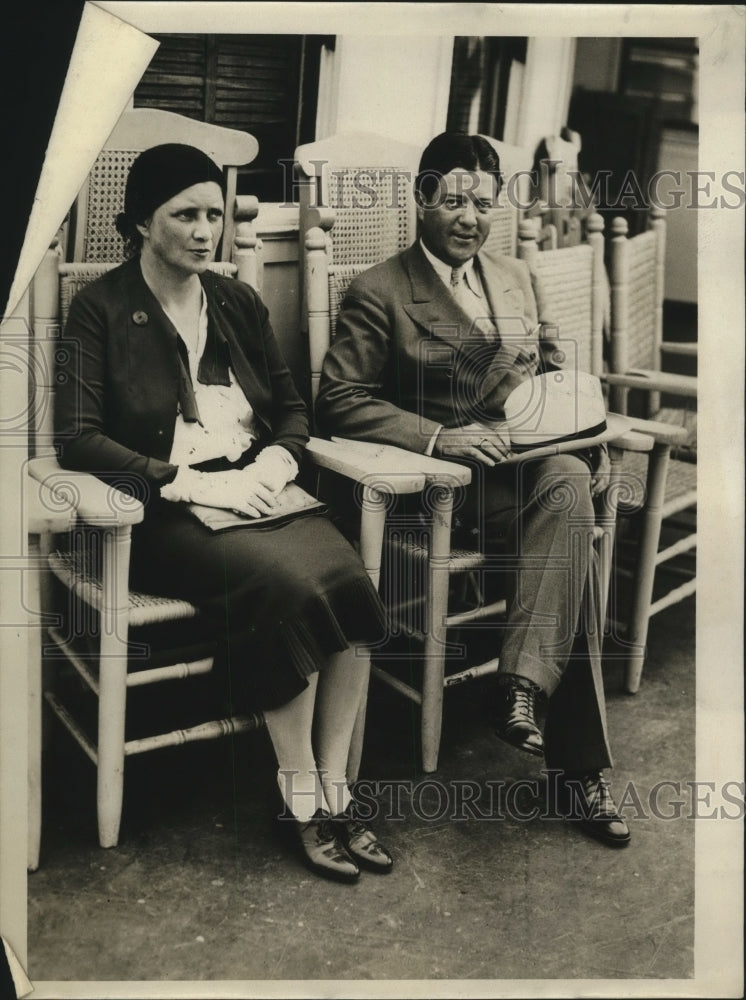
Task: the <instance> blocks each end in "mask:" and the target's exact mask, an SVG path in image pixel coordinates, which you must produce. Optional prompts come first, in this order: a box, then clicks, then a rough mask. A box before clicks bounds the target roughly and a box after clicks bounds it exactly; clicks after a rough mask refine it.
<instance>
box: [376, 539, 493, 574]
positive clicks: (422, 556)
mask: <svg viewBox="0 0 746 1000" xmlns="http://www.w3.org/2000/svg"><path fill="white" fill-rule="evenodd" d="M390 544H391V545H392V547H394V548H396V549H398V550H399V551H400V552H401V553H402V555H403V557H404V558H405V559H407V558H408V559H413V560H416V561H417V562H422V563H424V562H426V561H427V559H428V556H429V550H428V549H427V547H426V546H424V545H418V544H417V543H416V542H402V541H401V540H399V539H392V540H391V543H390ZM484 563H485V558H484V554H483V553H482V552H479V551H478V550H476V549H451V552H450V555H449V558H448V572H449V573H465V572H466V571H467V570H470V569H479V567H480V566H483V565H484Z"/></svg>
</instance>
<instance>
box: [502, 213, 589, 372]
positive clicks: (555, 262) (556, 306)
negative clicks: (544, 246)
mask: <svg viewBox="0 0 746 1000" xmlns="http://www.w3.org/2000/svg"><path fill="white" fill-rule="evenodd" d="M539 234H540V223H539V220H538V219H525V220H524V221H523V222H522V223H521V225H520V227H519V245H518V256H519V258H521V259H522V260H525V261H526V263H527V264H528V265H529V268H530V269H531V270H532V272H533V273H534V274H535V275H536V276H537V278H538V279H539V281H540V283H541V290H542V292H543V293H544V295H545V297H546V302H545V303H543V309H542V311H543V312H544V313H545V318H546V319H548V320H549V322H550V323H552V324H554V326H555V327H556V328H557V332H558V334H559V337H560V338H561V339H562V341H563V344H566V345H567V346H568V347H572V349H573V353H574V360H573V359H570V358H566V359H565V361H564V362H563V364H568V363H569V364H571V365H572V366H574V367H575V366H576V367H577V368H578V369H579V370H580V371H585V372H590V373H591V374H592V375H596V376H600V375H601V373H602V371H603V319H604V301H605V295H606V272H605V270H604V265H603V255H604V238H603V219H602V218H601V216H600V215H598V214H596V215H593V216H592V217H591V219H590V220H589V222H588V239H587V241H586V242H585V243H581V244H578V245H577V246H573V247H567V248H564V249H554V250H544V251H542V252H541V253H539V245H538V238H539ZM589 288H590V289H592V292H591V294H590V295H589V294H588V289H589ZM570 342H572V343H570Z"/></svg>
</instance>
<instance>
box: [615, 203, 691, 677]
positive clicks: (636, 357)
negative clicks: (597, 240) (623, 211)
mask: <svg viewBox="0 0 746 1000" xmlns="http://www.w3.org/2000/svg"><path fill="white" fill-rule="evenodd" d="M665 240H666V223H665V214H664V212H663V211H662V210H660V209H653V210H652V211H651V213H650V216H649V220H648V229H647V230H646V231H645V232H643V233H639V234H638V235H637V236H634V237H632V238H631V239H629V238H628V237H627V222H626V220H625V219H623V218H616V219H614V220H613V222H612V240H611V352H610V364H609V372H608V374H607V375H606V380H607V382H608V383H609V385H610V387H611V399H612V401H613V405H614V406H615V407H616V408H617V409H618V410H619V411H620V412H621V413H626V412H627V409H628V395H629V393H630V391H631V390H634V391H639V392H642V393H643V398H644V400H645V403H646V406H645V414H646V415H647V416H648V417H649V418H652V419H654V420H656V421H658V422H660V423H663V424H667V425H670V427H671V428H672V430H674V431H675V432H677V434H678V440H675V441H670V442H668V444H667V443H666V442H665V441H664V440H663V439H660V440H659V441H657V442H656V446H655V448H654V449H653V451H652V452H651V453H650V455H649V456H647V458H646V457H645V456H631V457H630V460H629V462H628V470H629V472H630V474H631V478H630V482H631V483H636V484H637V488H636V489H635V490H633V491H632V493H631V495H630V497H629V498H628V501H627V502H626V503H625V505H624V507H625V511H626V513H628V514H630V515H633V516H634V519H635V520H636V521H637V522H638V529H639V530H637V531H634V532H633V531H628V532H624V533H623V535H622V537H624V538H627V539H628V541H629V544H628V546H627V547H628V549H629V550H630V553H631V558H630V559H629V560H627V565H626V566H623V567H622V568H623V571H624V572H626V574H627V575H628V576H629V577H630V578H631V580H632V594H631V601H630V606H629V609H628V611H627V613H626V615H624V616H623V617H621V619H620V621H618V622H617V627H618V629H619V631H620V633H621V634H622V635H623V637H624V640H625V642H626V643H627V644H628V645H629V649H630V653H629V658H628V661H627V671H626V685H627V690H628V691H629V692H630V693H631V694H634V693H635V692H636V691H637V690H638V689H639V686H640V680H641V676H642V670H643V665H644V661H645V643H646V641H647V634H648V628H649V623H650V619H651V618H652V617H653V616H654V615H656V614H658V613H659V612H661V611H663V610H665V609H666V608H668V607H670V606H671V605H673V604H676V603H678V602H679V601H682V600H684V599H685V598H687V597H689V596H691V595H692V594H694V593H695V591H696V587H697V582H696V575H695V570H694V569H693V567H692V565H691V560H687V558H686V557H687V556H693V555H694V551H695V549H696V544H697V535H696V504H697V466H696V434H697V413H696V397H697V379H696V377H693V376H687V375H680V374H675V373H671V372H667V371H665V370H663V358H664V357H665V355H666V354H668V353H670V354H674V353H676V354H690V355H691V354H695V353H696V344H690V343H677V342H670V343H669V342H665V341H664V340H663V294H664V261H665V252H666V246H665ZM661 393H666V394H667V395H669V396H671V397H674V398H676V399H677V401H678V402H679V405H678V406H667V407H665V408H661V406H660V400H661ZM669 526H670V527H671V540H669V542H668V543H667V544H666V547H665V548H661V547H660V546H661V533H662V530H663V529H664V528H667V527H669ZM680 557H684V558H680ZM665 572H668V573H669V575H671V574H673V575H674V579H678V581H680V582H678V583H677V584H676V585H674V586H671V585H668V584H666V586H665V587H663V586H661V587H657V588H656V590H657V594H656V596H655V599H654V584H655V583H656V578H657V579H658V580H662V578H663V574H664V573H665Z"/></svg>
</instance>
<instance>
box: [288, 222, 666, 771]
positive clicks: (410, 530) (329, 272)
mask: <svg viewBox="0 0 746 1000" xmlns="http://www.w3.org/2000/svg"><path fill="white" fill-rule="evenodd" d="M526 225H527V229H526V231H525V233H524V236H525V237H528V233H529V232H530V234H531V237H532V239H533V245H532V246H531V247H528V246H526V247H525V248H524V250H523V255H524V257H525V259H526V260H527V261H528V263H529V267H535V266H536V264H537V262H538V261H540V260H543V258H544V257H545V256H546V257H547V261H548V265H547V267H546V268H545V269H544V274H543V275H542V276H543V277H553V274H554V273H555V272H558V273H560V279H559V280H558V281H557V282H553V281H550V282H549V288H550V302H549V304H550V305H554V303H553V302H552V301H551V295H552V290H556V289H559V288H562V282H563V280H564V271H563V270H562V268H563V264H564V259H563V258H561V257H557V256H554V255H550V254H545V253H539V252H538V246H537V242H536V241H537V237H538V233H539V226H538V224H535V223H533V222H528V223H526ZM597 227H598V228H597V231H598V233H599V235H600V233H601V229H602V227H603V224H602V221H601V220H600V219H598V220H597ZM602 239H603V237H602V236H601V241H602ZM331 241H332V243H333V242H334V228H332V229H331ZM524 242H525V243H528V239H525V240H524ZM328 243H329V237H328V235H327V233H325V232H324V231H322V230H321V229H320V228H312V229H311V230H309V232H308V233H307V235H306V285H307V293H308V294H307V309H308V314H307V324H308V329H309V334H310V337H311V356H312V358H314V357H316V359H317V362H316V364H317V366H318V367H317V370H320V367H321V363H322V361H323V356H324V354H325V353H326V350H327V349H328V346H329V344H330V342H331V338H332V336H333V332H334V330H335V328H336V320H337V312H338V310H339V309H340V308H341V305H342V303H343V301H344V294H345V291H346V288H347V286H348V285H349V283H350V282H351V281H352V280H353V278H354V277H355V276H356V275H357V274H358V273H360V272H361V271H363V270H365V269H366V267H365V265H363V264H359V265H347V266H346V268H345V269H344V272H341V271H339V270H335V269H334V268H333V266H330V265H329V249H328ZM578 249H579V250H580V251H581V254H582V256H583V258H584V259H585V260H587V261H589V262H590V263H589V266H587V267H584V268H583V269H582V270H581V274H582V275H583V278H582V282H581V285H582V287H580V286H575V292H576V295H575V306H576V311H575V313H574V314H573V313H572V312H571V303H567V304H565V302H564V300H563V301H562V302H561V303H560V302H558V305H559V304H561V305H562V313H563V324H566V327H567V330H568V331H575V332H577V331H578V330H580V329H581V328H582V329H583V330H588V331H591V332H592V335H593V336H594V337H599V338H600V327H598V329H597V327H596V326H595V325H594V324H593V322H591V319H590V318H592V317H597V316H598V315H599V314H600V313H599V308H598V307H597V303H596V302H595V297H596V296H598V294H599V290H600V289H601V288H602V287H603V285H602V282H600V281H599V280H598V275H597V273H596V272H597V269H598V268H599V267H601V268H603V261H602V258H603V246H602V242H601V245H600V246H599V243H598V241H595V242H594V243H593V244H589V245H586V246H585V247H581V248H578ZM563 253H564V251H563ZM559 298H560V297H559V296H558V299H559ZM589 303H590V305H589ZM568 335H571V334H568ZM597 350H598V348H597V347H594V348H593V349H591V348H587V349H584V353H583V357H588V358H594V359H595V352H596V351H597ZM594 363H595V362H594ZM347 443H348V444H350V445H351V446H352V443H351V442H347ZM634 446H635V447H639V448H640V449H642V450H648V449H649V448H650V447H651V446H652V445H651V442H650V441H649V440H648V439H647V438H643V436H642V435H638V436H637V438H636V440H635V442H634ZM354 447H355V448H356V449H357V451H358V452H359V454H360V456H361V458H365V457H366V456H371V457H373V456H385V455H386V454H387V453H388V452H399V451H400V450H399V449H390V448H388V447H387V446H384V445H380V444H376V443H375V442H361V441H358V442H355V443H354ZM612 452H613V453H614V459H615V461H614V468H617V467H618V462H617V459H618V455H617V453H616V449H615V448H613V449H612ZM406 454H408V455H409V465H410V467H411V468H412V469H417V470H419V471H421V472H422V473H423V474H424V477H425V485H426V487H427V489H426V490H425V492H424V493H423V497H422V504H421V507H420V510H419V512H418V514H417V515H416V520H415V521H414V522H413V521H412V520H411V518H409V517H405V518H404V520H400V519H398V517H397V515H396V512H395V511H394V513H393V514H392V515H391V516H390V518H389V520H388V522H387V527H386V540H385V545H384V551H385V552H386V553H387V558H395V559H397V560H401V563H397V570H396V572H392V573H387V574H386V577H385V588H384V589H385V593H384V595H383V596H384V598H385V599H386V601H387V605H388V607H389V614H390V617H391V629H392V634H394V635H395V634H404V635H406V636H407V637H408V638H411V639H419V640H420V641H421V642H422V663H423V673H422V680H421V683H420V684H419V685H418V684H416V683H415V682H413V683H408V682H406V681H405V680H403V679H402V677H401V676H400V675H399V673H398V672H396V670H395V669H393V670H392V669H385V668H384V666H383V663H384V662H385V655H386V654H385V651H382V652H381V654H380V655H379V656H376V655H375V654H374V665H373V667H372V672H373V674H374V676H376V677H377V678H378V679H380V680H381V681H383V682H384V683H386V684H388V685H389V686H390V687H392V688H393V689H394V690H396V691H398V692H399V693H400V694H402V695H404V696H405V697H407V698H408V699H410V700H411V701H413V702H414V703H416V704H417V705H419V706H420V708H421V754H422V767H423V770H425V771H427V772H429V771H434V770H436V768H437V764H438V754H439V746H440V736H441V727H442V709H443V695H444V691H445V690H446V689H448V688H450V687H453V686H454V685H457V684H459V683H461V682H464V681H467V680H472V679H476V678H479V677H483V676H487V675H489V674H493V673H495V672H496V671H497V669H498V666H499V658H493V659H490V660H488V661H487V662H484V663H480V664H475V665H471V666H468V667H467V668H465V669H461V670H455V671H453V672H447V671H446V659H447V653H448V652H453V651H454V646H452V645H451V646H449V645H448V643H447V635H448V630H449V629H454V628H457V627H458V628H467V627H468V626H471V625H478V624H479V623H480V622H483V621H484V620H485V619H492V620H494V619H499V618H500V617H501V616H504V615H505V612H506V604H505V600H504V599H502V598H501V597H500V596H499V595H493V597H494V598H496V599H487V598H486V597H485V595H484V592H483V588H482V580H481V578H480V577H481V576H482V575H483V572H484V568H485V566H486V561H485V556H484V554H483V553H482V552H481V551H479V550H476V549H474V548H473V547H470V546H469V545H468V543H467V547H456V546H455V545H454V546H453V547H452V538H451V527H452V524H453V504H454V499H455V495H456V491H457V490H458V489H459V488H460V487H462V486H465V485H468V483H469V482H470V480H471V471H470V470H469V469H468V468H467V467H465V466H461V465H458V464H457V463H455V462H450V461H440V460H436V459H432V458H429V457H427V456H423V455H421V454H414V453H406ZM615 497H616V492H615V490H613V489H610V490H607V492H606V494H605V495H604V500H603V503H602V508H603V509H602V512H601V513H600V515H599V520H598V523H597V527H596V533H595V535H596V540H597V545H598V548H599V552H600V554H601V560H600V570H599V573H600V577H599V579H600V585H601V601H600V607H599V608H598V610H599V613H600V615H601V618H600V620H599V623H598V624H599V627H600V624H601V622H602V620H603V615H604V614H605V612H604V605H605V600H606V595H607V589H608V578H609V572H610V566H611V545H612V540H613V533H614V522H615V510H614V504H615ZM454 599H457V600H458V602H459V604H458V607H454V604H453V600H454ZM394 658H396V654H394ZM450 665H452V664H449V666H450Z"/></svg>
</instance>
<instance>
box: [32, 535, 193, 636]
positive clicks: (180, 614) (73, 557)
mask: <svg viewBox="0 0 746 1000" xmlns="http://www.w3.org/2000/svg"><path fill="white" fill-rule="evenodd" d="M49 567H50V569H51V570H52V572H53V573H54V575H55V576H56V577H57V579H58V580H59V581H60V582H61V583H62V584H64V586H65V587H67V588H68V590H71V591H72V592H73V593H75V594H76V595H77V596H78V597H79V598H80V599H81V600H83V601H85V603H86V604H88V605H90V606H91V607H92V608H95V609H96V611H99V612H100V611H101V604H102V598H103V586H102V584H101V577H100V575H99V574H98V573H97V572H96V571H95V570H93V569H92V568H91V567H90V565H86V562H85V560H84V558H83V557H82V556H81V555H80V554H79V553H77V552H76V553H70V552H63V551H60V550H57V551H55V552H52V553H51V554H50V556H49ZM198 614H199V611H198V610H197V608H195V607H194V605H193V604H190V603H189V602H188V601H182V600H178V599H175V598H170V597H159V596H157V595H154V594H146V593H143V592H142V591H138V590H130V591H129V622H130V625H131V626H133V627H137V626H141V625H157V624H160V623H162V622H171V621H180V620H183V619H186V618H195V617H196V616H197V615H198Z"/></svg>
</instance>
